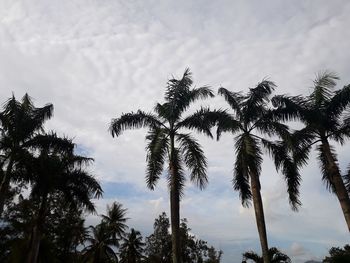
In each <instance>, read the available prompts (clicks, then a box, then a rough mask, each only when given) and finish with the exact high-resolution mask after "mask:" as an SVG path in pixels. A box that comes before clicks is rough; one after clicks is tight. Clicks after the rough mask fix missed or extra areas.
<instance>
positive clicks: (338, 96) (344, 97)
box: [326, 85, 350, 117]
mask: <svg viewBox="0 0 350 263" xmlns="http://www.w3.org/2000/svg"><path fill="white" fill-rule="evenodd" d="M349 104H350V85H347V86H344V87H343V88H342V89H341V90H338V91H336V92H335V95H334V96H333V97H332V98H331V99H330V101H329V103H328V104H327V108H326V111H327V113H328V115H330V116H336V117H338V116H339V115H340V114H341V113H342V112H343V111H344V110H345V109H346V108H347V107H348V106H349Z"/></svg>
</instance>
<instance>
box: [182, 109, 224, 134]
mask: <svg viewBox="0 0 350 263" xmlns="http://www.w3.org/2000/svg"><path fill="white" fill-rule="evenodd" d="M217 116H218V112H215V111H211V110H210V109H209V108H203V107H202V108H201V109H199V110H197V111H196V112H195V113H193V114H192V115H190V116H188V117H186V118H184V119H183V120H181V121H180V122H179V123H178V124H177V125H176V129H180V128H187V129H190V130H196V131H198V132H201V133H203V134H205V135H207V136H209V137H210V138H213V135H212V133H211V128H212V127H213V125H215V123H216V121H217V119H216V118H217Z"/></svg>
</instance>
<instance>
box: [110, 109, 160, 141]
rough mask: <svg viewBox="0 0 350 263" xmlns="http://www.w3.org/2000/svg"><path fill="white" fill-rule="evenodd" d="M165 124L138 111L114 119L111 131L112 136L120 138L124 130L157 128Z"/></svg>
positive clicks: (148, 114) (150, 115)
mask: <svg viewBox="0 0 350 263" xmlns="http://www.w3.org/2000/svg"><path fill="white" fill-rule="evenodd" d="M162 125H163V124H162V123H161V122H160V121H159V120H158V119H157V117H156V116H154V115H152V114H150V113H145V112H143V111H141V110H138V111H137V112H136V113H133V112H131V113H125V114H122V115H121V116H120V117H119V118H117V119H113V120H112V122H111V124H110V127H109V130H110V132H111V134H112V136H113V137H114V136H119V135H120V134H121V133H122V132H123V131H124V130H127V129H138V128H143V127H150V128H156V127H160V126H162Z"/></svg>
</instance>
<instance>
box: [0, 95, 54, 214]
mask: <svg viewBox="0 0 350 263" xmlns="http://www.w3.org/2000/svg"><path fill="white" fill-rule="evenodd" d="M52 113H53V106H52V104H47V105H45V106H44V107H41V108H36V107H35V106H34V104H33V102H32V100H31V98H30V97H29V95H28V94H25V95H24V96H23V98H22V101H21V102H19V101H17V100H16V98H15V97H14V95H13V96H12V97H11V98H10V99H9V100H8V101H7V102H6V103H5V104H4V109H3V111H2V112H0V124H1V127H0V154H1V162H2V163H3V164H4V173H3V176H2V177H1V182H0V216H1V214H2V212H3V209H4V203H5V200H6V197H7V194H8V191H9V187H10V182H11V180H12V178H11V173H12V170H13V168H14V167H15V166H16V165H17V163H18V160H20V159H22V158H23V157H24V156H26V152H27V150H28V148H29V147H33V146H35V144H34V141H33V139H34V138H35V137H36V136H37V135H38V134H39V133H40V132H41V131H42V129H43V124H44V122H45V121H46V120H47V119H49V118H51V116H52Z"/></svg>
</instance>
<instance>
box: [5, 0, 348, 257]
mask: <svg viewBox="0 0 350 263" xmlns="http://www.w3.org/2000/svg"><path fill="white" fill-rule="evenodd" d="M262 2H264V3H262ZM349 13H350V2H349V1H347V0H344V1H339V0H333V1H328V0H324V1H323V0H314V1H309V0H305V1H292V0H290V1H280V0H271V1H245V0H242V1H230V0H228V1H210V0H203V1H141V0H140V1H117V0H49V1H48V0H23V1H19V0H0V100H1V102H4V101H5V100H6V99H7V98H8V97H9V96H11V92H14V94H15V95H16V97H18V98H20V97H22V96H23V94H24V93H25V92H28V93H29V94H30V95H31V96H32V97H33V98H34V99H35V103H36V105H38V106H39V105H43V104H44V103H48V102H51V103H53V104H54V106H55V116H54V118H53V119H52V120H50V121H49V122H48V123H47V127H48V128H49V129H54V130H56V131H57V132H58V133H59V134H61V135H62V134H65V135H69V136H71V137H74V138H75V142H76V143H78V144H79V150H80V151H83V152H84V153H86V154H87V155H89V156H92V157H94V158H95V160H96V161H95V164H94V168H93V169H94V172H95V174H96V175H97V176H98V178H99V180H100V181H101V183H102V184H103V186H104V190H105V195H104V199H102V200H99V201H97V202H96V204H97V206H98V211H99V212H100V213H101V212H104V211H105V207H106V204H108V203H111V202H112V201H115V200H117V201H119V202H122V203H123V204H124V206H125V207H127V208H128V216H129V217H130V218H131V219H130V221H129V226H131V227H135V228H137V229H139V230H141V231H142V233H143V234H144V235H148V234H149V233H150V232H151V231H152V225H153V220H154V218H155V217H157V216H158V215H159V214H160V213H161V212H162V211H166V212H168V192H167V187H166V183H165V181H164V180H163V181H161V182H160V183H159V185H158V187H157V188H156V189H155V191H153V192H151V191H149V190H147V189H146V186H145V183H144V170H145V151H144V148H145V140H144V135H145V130H138V131H130V132H125V133H124V134H123V136H121V137H120V138H117V139H113V138H112V137H111V136H110V134H109V133H108V125H109V123H110V121H111V118H113V117H117V116H119V115H120V114H121V113H122V112H129V111H132V110H137V109H139V108H140V109H143V110H146V111H148V110H152V108H153V106H154V104H155V102H156V101H162V97H163V92H164V87H165V83H166V81H167V79H168V78H170V77H171V76H172V74H173V75H174V76H178V77H180V76H181V74H182V73H183V71H184V69H185V68H186V67H190V68H191V70H192V71H193V73H194V79H195V83H196V84H197V85H198V86H200V85H207V84H208V85H211V86H212V87H213V89H214V90H216V89H217V88H218V87H219V86H221V85H222V86H224V87H225V88H228V89H231V90H235V91H239V90H244V91H246V90H247V89H248V87H253V86H254V85H255V84H257V83H258V82H259V81H260V80H262V79H263V78H264V77H269V78H270V79H271V80H273V81H275V82H276V84H277V85H278V88H277V90H276V93H279V94H281V93H289V94H295V95H297V94H308V93H309V91H310V89H309V87H310V86H311V85H312V79H313V78H314V76H315V73H316V72H318V71H320V70H325V69H330V70H333V71H335V72H337V73H338V74H339V76H340V77H341V80H340V81H339V83H338V84H339V87H342V86H343V85H345V84H348V83H350V75H349V72H350V66H349V65H350V64H349V61H350V52H349V46H350V30H349V26H350V16H349ZM202 104H203V105H210V106H211V107H226V105H225V103H223V101H222V99H221V98H214V99H211V100H207V101H204V102H203V103H202ZM198 137H199V138H200V142H201V143H202V145H203V146H204V150H205V153H206V155H207V158H208V161H209V179H210V185H209V186H208V187H207V189H206V190H205V191H203V192H200V191H199V190H197V189H196V188H195V187H194V186H192V185H191V184H188V187H187V188H186V191H185V197H184V199H183V202H182V204H181V216H182V217H186V218H187V219H188V220H189V225H190V227H191V228H192V232H193V233H195V234H196V235H197V236H198V237H200V238H202V239H205V240H208V241H209V243H210V244H212V245H214V246H216V247H217V248H220V249H223V250H224V260H223V262H224V263H234V262H240V260H241V253H242V252H244V251H246V250H249V249H253V250H255V251H258V252H259V253H260V247H259V241H258V234H257V230H256V226H255V218H254V215H253V210H252V209H244V208H242V207H241V205H240V201H239V198H238V194H237V193H234V192H233V190H232V186H231V182H230V180H231V178H232V168H233V161H234V148H233V140H232V138H231V137H230V136H228V135H225V136H223V138H222V140H221V141H220V142H216V141H212V140H210V139H207V138H204V137H202V136H198ZM337 151H338V154H339V162H340V166H341V168H342V169H343V170H345V168H346V167H347V165H348V162H349V159H348V155H349V153H350V147H349V146H344V147H340V146H337ZM302 175H303V183H302V187H301V200H302V202H303V207H302V208H301V209H300V211H299V212H298V213H295V212H292V211H291V210H290V207H289V205H288V199H287V195H286V189H285V184H284V181H283V179H282V177H281V176H280V175H278V174H277V173H276V172H275V169H274V167H273V164H272V162H271V160H270V159H269V157H266V158H265V159H264V165H263V171H262V176H261V181H262V195H263V201H264V206H265V214H266V221H267V230H268V236H269V240H270V246H277V247H279V248H280V249H281V250H282V251H284V252H286V253H287V254H288V255H290V256H291V257H292V260H293V262H296V263H300V262H304V261H305V260H308V259H321V258H323V257H324V255H325V254H326V253H327V251H328V249H329V248H330V247H331V246H342V245H344V244H345V243H348V242H349V234H348V233H347V231H346V224H345V221H344V219H343V215H342V213H341V209H340V206H339V204H338V201H337V199H336V198H335V196H333V195H331V194H330V193H328V192H327V191H326V189H325V186H324V185H323V184H322V182H321V180H320V172H319V169H318V166H317V161H316V160H315V157H314V156H313V157H312V158H311V160H310V163H309V165H308V166H307V167H305V169H303V171H302ZM97 220H98V218H97V217H96V216H95V217H90V218H89V219H88V223H96V222H97Z"/></svg>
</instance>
